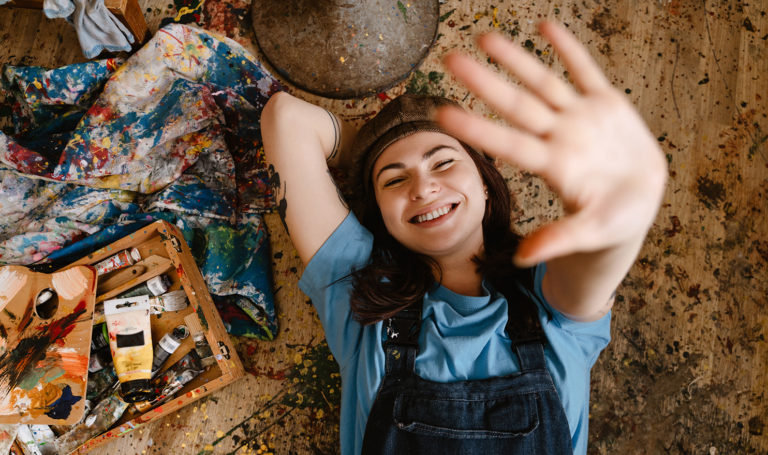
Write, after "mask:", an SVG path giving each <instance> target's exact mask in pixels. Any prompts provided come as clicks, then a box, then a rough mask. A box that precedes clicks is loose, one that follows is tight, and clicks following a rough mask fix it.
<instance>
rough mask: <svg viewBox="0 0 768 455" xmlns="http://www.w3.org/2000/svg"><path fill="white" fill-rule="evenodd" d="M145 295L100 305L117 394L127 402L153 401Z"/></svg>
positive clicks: (147, 311) (149, 338) (147, 307)
mask: <svg viewBox="0 0 768 455" xmlns="http://www.w3.org/2000/svg"><path fill="white" fill-rule="evenodd" d="M149 311H150V302H149V297H147V296H138V297H128V298H125V299H112V300H106V301H105V302H104V316H105V317H106V319H107V330H108V332H109V350H110V351H111V352H112V360H113V361H114V364H115V371H116V372H117V379H118V380H119V381H120V392H121V393H120V395H121V397H122V398H123V400H125V401H126V402H127V403H135V402H138V401H145V400H149V399H151V398H153V396H154V393H153V392H152V387H151V386H150V379H151V377H152V357H153V355H152V330H151V327H150V320H149Z"/></svg>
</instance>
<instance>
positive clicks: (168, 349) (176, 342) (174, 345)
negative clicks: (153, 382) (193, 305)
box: [152, 325, 189, 377]
mask: <svg viewBox="0 0 768 455" xmlns="http://www.w3.org/2000/svg"><path fill="white" fill-rule="evenodd" d="M188 336H189V330H188V329H187V326H185V325H180V326H178V327H176V328H175V329H173V331H172V332H171V333H166V334H165V336H164V337H162V338H160V341H158V342H157V345H156V346H155V358H154V359H152V377H155V375H156V374H157V373H158V372H160V367H162V366H163V363H165V361H166V360H168V357H170V356H171V354H173V353H174V352H176V349H178V348H179V346H181V341H182V340H183V339H185V338H187V337H188Z"/></svg>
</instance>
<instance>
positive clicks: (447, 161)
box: [433, 158, 453, 170]
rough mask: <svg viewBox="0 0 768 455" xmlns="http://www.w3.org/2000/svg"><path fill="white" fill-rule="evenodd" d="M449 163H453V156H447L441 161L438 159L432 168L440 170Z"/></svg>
mask: <svg viewBox="0 0 768 455" xmlns="http://www.w3.org/2000/svg"><path fill="white" fill-rule="evenodd" d="M451 164H453V158H449V159H447V160H441V161H438V162H437V164H435V167H434V168H433V169H435V170H442V169H445V168H447V167H449V166H450V165H451Z"/></svg>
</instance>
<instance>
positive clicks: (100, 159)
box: [88, 143, 109, 169]
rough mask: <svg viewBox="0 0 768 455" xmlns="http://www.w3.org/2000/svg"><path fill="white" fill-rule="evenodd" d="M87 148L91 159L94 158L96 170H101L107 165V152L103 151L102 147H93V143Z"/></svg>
mask: <svg viewBox="0 0 768 455" xmlns="http://www.w3.org/2000/svg"><path fill="white" fill-rule="evenodd" d="M88 148H89V149H90V152H91V154H92V155H93V157H94V158H96V160H95V161H96V163H95V164H96V169H101V168H103V167H104V165H105V164H107V161H109V150H107V149H105V148H104V147H99V146H98V145H94V144H93V143H91V144H89V147H88Z"/></svg>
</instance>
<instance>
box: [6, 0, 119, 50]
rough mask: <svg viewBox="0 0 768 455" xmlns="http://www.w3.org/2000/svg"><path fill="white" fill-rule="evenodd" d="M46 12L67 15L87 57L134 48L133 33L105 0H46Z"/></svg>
mask: <svg viewBox="0 0 768 455" xmlns="http://www.w3.org/2000/svg"><path fill="white" fill-rule="evenodd" d="M0 1H2V0H0ZM43 12H44V13H45V15H46V16H47V17H49V18H52V19H53V18H57V17H65V18H67V20H68V21H69V22H70V23H71V24H72V25H73V26H74V27H75V30H76V31H77V37H78V39H79V40H80V47H81V48H82V49H83V54H84V55H85V57H86V58H94V57H96V56H98V55H99V54H100V53H101V51H104V50H106V51H110V52H117V51H130V50H131V43H133V41H134V37H133V34H132V33H131V32H130V30H128V29H127V28H126V27H125V25H123V23H122V22H120V20H119V19H118V18H117V17H115V15H114V14H112V13H111V12H110V11H109V10H108V9H107V7H106V6H104V0H44V1H43Z"/></svg>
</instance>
